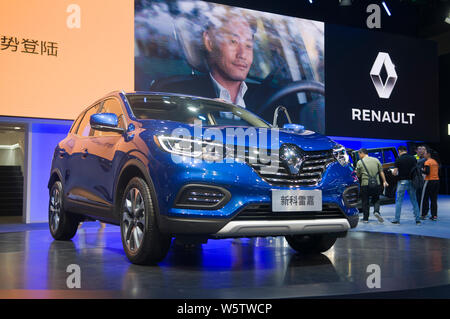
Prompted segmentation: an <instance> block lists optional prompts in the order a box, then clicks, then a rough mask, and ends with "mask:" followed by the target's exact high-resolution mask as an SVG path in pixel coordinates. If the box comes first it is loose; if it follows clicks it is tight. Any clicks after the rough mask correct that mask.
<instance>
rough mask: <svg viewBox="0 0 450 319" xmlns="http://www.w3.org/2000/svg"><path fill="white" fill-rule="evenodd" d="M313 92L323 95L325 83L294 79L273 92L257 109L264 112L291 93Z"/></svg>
mask: <svg viewBox="0 0 450 319" xmlns="http://www.w3.org/2000/svg"><path fill="white" fill-rule="evenodd" d="M301 92H313V93H318V94H321V95H323V96H325V85H323V84H322V83H320V82H316V81H308V80H300V81H294V82H292V83H289V84H287V85H284V86H283V87H281V88H280V89H278V90H277V91H276V92H274V93H273V94H272V95H271V96H269V98H268V99H267V100H266V101H265V102H264V104H263V105H261V107H260V108H259V111H261V112H264V111H265V110H266V109H267V108H268V107H269V106H271V105H273V104H275V102H276V101H278V100H280V99H282V98H284V97H286V96H288V95H290V94H293V93H301Z"/></svg>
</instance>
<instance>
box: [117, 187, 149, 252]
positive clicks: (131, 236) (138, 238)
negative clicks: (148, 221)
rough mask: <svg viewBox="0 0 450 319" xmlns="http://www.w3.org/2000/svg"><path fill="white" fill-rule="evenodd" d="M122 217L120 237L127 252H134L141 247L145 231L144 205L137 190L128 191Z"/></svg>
mask: <svg viewBox="0 0 450 319" xmlns="http://www.w3.org/2000/svg"><path fill="white" fill-rule="evenodd" d="M122 216H123V217H122V218H123V220H122V221H123V227H122V237H123V238H124V242H125V244H126V246H127V248H128V250H129V251H131V252H136V251H137V250H138V249H139V247H141V245H142V241H143V239H144V229H145V204H144V199H143V197H142V194H141V192H140V191H139V190H138V189H137V188H131V189H130V190H129V191H128V194H127V195H126V198H125V201H124V207H123V213H122Z"/></svg>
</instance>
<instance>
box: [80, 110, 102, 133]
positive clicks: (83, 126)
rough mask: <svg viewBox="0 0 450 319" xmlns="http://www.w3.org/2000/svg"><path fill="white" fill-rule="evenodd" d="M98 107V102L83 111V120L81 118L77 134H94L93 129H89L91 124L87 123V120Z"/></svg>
mask: <svg viewBox="0 0 450 319" xmlns="http://www.w3.org/2000/svg"><path fill="white" fill-rule="evenodd" d="M98 107H99V104H96V105H94V106H93V107H91V108H90V109H89V110H87V111H86V112H85V113H84V117H83V120H81V123H80V126H79V127H78V131H77V134H78V135H80V136H92V135H93V134H94V131H93V130H91V125H90V124H89V121H90V119H91V115H92V114H95V113H96V112H97V110H98Z"/></svg>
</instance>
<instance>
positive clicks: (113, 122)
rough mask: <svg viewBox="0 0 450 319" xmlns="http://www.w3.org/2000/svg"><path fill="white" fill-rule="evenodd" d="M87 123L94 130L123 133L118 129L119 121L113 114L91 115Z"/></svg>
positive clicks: (121, 129) (122, 130)
mask: <svg viewBox="0 0 450 319" xmlns="http://www.w3.org/2000/svg"><path fill="white" fill-rule="evenodd" d="M89 123H90V124H91V127H92V128H93V129H94V130H99V131H112V132H120V133H123V132H124V129H123V128H121V127H119V119H118V118H117V115H116V114H114V113H97V114H92V115H91V118H90V120H89Z"/></svg>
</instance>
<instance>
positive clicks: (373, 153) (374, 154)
mask: <svg viewBox="0 0 450 319" xmlns="http://www.w3.org/2000/svg"><path fill="white" fill-rule="evenodd" d="M369 156H371V157H375V158H378V160H379V161H380V163H381V164H383V163H384V161H383V152H381V151H377V152H369Z"/></svg>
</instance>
